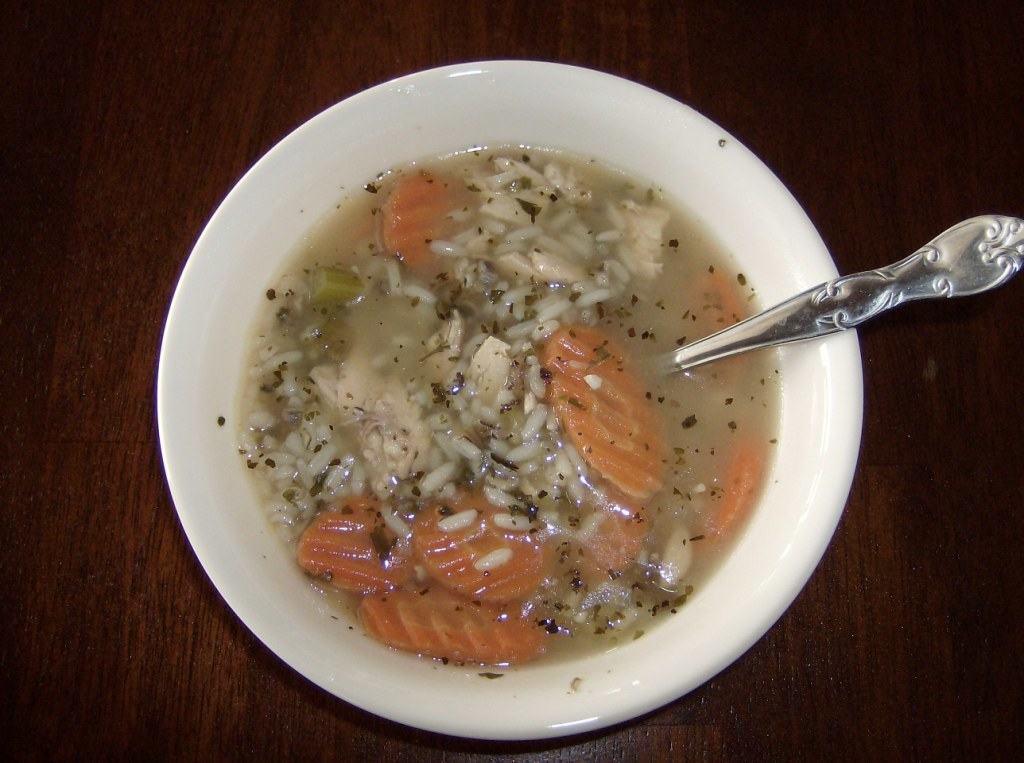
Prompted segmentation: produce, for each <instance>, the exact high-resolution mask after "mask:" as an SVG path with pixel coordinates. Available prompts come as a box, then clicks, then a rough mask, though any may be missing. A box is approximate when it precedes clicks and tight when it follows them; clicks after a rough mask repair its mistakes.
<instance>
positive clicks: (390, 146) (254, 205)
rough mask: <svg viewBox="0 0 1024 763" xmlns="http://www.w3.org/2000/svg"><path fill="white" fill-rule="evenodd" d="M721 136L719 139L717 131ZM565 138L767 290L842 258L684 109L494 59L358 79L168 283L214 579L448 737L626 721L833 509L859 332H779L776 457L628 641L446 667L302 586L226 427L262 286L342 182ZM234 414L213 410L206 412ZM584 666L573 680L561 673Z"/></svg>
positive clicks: (593, 76) (202, 552) (348, 696)
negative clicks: (789, 342) (647, 187)
mask: <svg viewBox="0 0 1024 763" xmlns="http://www.w3.org/2000/svg"><path fill="white" fill-rule="evenodd" d="M722 141H724V144H723V143H722ZM508 143H513V144H519V143H522V144H527V145H535V146H549V147H557V148H567V149H571V150H573V151H575V152H578V153H581V154H585V155H592V156H594V157H598V158H599V159H602V160H604V161H606V162H608V163H610V164H612V165H614V166H616V167H619V168H621V169H624V170H627V171H629V172H631V173H633V174H635V175H637V176H640V177H642V178H646V179H649V180H651V181H653V182H656V183H657V184H659V185H661V186H663V187H664V189H665V190H666V192H667V193H668V194H670V196H672V197H674V198H675V199H676V200H678V201H679V202H681V203H682V204H683V205H685V206H686V207H688V208H689V209H690V210H692V211H694V212H695V213H696V214H697V215H698V216H699V217H700V218H701V219H702V220H703V221H704V222H705V223H706V225H707V226H708V228H709V229H710V230H711V231H712V232H713V233H714V234H715V235H716V236H717V238H718V239H719V241H721V242H722V243H723V244H724V245H725V247H726V248H727V249H728V250H730V251H731V252H733V253H734V255H735V258H736V260H737V266H738V267H739V268H740V269H742V271H743V272H744V273H746V274H747V275H748V277H749V278H750V279H751V281H752V283H754V284H755V285H756V286H757V288H758V291H759V293H760V295H761V297H762V299H763V300H764V301H765V303H766V304H767V303H772V302H775V301H777V300H780V299H782V298H784V297H787V296H790V295H791V294H793V293H795V292H797V291H799V290H801V289H803V288H806V287H808V286H810V285H812V284H814V283H817V282H820V281H822V280H825V279H827V278H830V277H834V276H835V275H836V271H835V267H834V265H833V263H832V261H831V259H830V258H829V255H828V252H827V251H826V249H825V246H824V244H823V243H822V241H821V239H820V238H819V236H818V234H817V232H816V231H815V229H814V226H813V225H812V224H811V223H810V221H809V220H808V219H807V217H806V215H805V214H804V212H803V211H802V210H801V208H800V206H799V205H798V204H797V202H796V201H795V200H794V199H793V197H792V196H791V195H790V194H789V193H788V192H787V190H786V189H785V187H783V185H782V184H781V183H780V182H779V180H778V179H777V178H776V177H775V176H774V175H773V174H772V173H771V172H770V171H769V170H768V169H767V168H766V167H765V166H764V165H763V164H762V163H761V162H760V161H758V159H757V158H756V157H755V156H754V155H753V154H751V153H750V152H749V151H748V150H747V149H746V148H744V147H743V146H742V145H741V144H740V143H739V142H738V141H737V140H736V139H735V138H733V137H732V136H730V135H728V134H727V133H726V132H725V131H724V130H722V129H721V128H720V127H718V126H717V125H715V124H713V123H712V122H710V121H708V120H707V119H705V118H704V117H702V116H701V115H700V114H698V113H696V112H695V111H693V110H692V109H690V108H688V107H686V106H683V105H681V104H680V103H678V102H676V101H673V100H671V99H669V98H667V97H665V96H663V95H660V94H658V93H656V92H654V91H652V90H649V89H647V88H644V87H641V86H640V85H636V84H634V83H632V82H628V81H626V80H622V79H618V78H616V77H612V76H609V75H605V74H600V73H597V72H593V71H589V70H585V69H579V68H574V67H569V66H561V65H556V64H546V63H534V62H519V61H498V62H484V63H472V64H464V65H459V66H451V67H446V68H441V69H433V70H430V71H425V72H421V73H419V74H413V75H411V76H408V77H402V78H400V79H397V80H394V81H392V82H388V83H385V84H383V85H380V86H378V87H375V88H372V89H371V90H368V91H366V92H363V93H360V94H358V95H356V96H353V97H352V98H349V99H347V100H345V101H343V102H342V103H339V104H337V105H336V106H333V107H331V108H329V109H327V110H326V111H324V112H323V113H322V114H320V115H318V116H316V117H314V118H313V119H311V120H310V121H309V122H307V123H306V124H304V125H302V126H301V127H299V128H298V129H297V130H295V131H294V132H293V133H292V134H291V135H289V136H288V137H287V138H285V139H284V140H283V141H281V143H279V144H278V145H277V146H275V147H274V149H273V150H271V151H270V152H269V153H268V154H267V155H266V156H264V157H263V158H262V159H261V160H260V161H259V162H258V163H257V164H256V165H255V166H254V167H253V168H252V169H251V170H250V171H249V172H248V173H246V175H245V177H243V178H242V179H241V180H240V181H239V182H238V184H237V185H236V186H235V187H234V189H232V191H231V193H229V194H228V196H227V198H226V199H225V200H224V202H223V203H222V204H221V205H220V207H219V208H218V209H217V211H216V213H215V214H214V215H213V217H212V218H211V220H210V222H209V223H208V224H207V226H206V229H205V230H204V231H203V233H202V235H201V236H200V238H199V240H198V241H197V242H196V246H195V249H194V250H193V251H192V254H191V256H190V257H189V260H188V263H187V265H186V267H185V270H184V272H183V273H182V276H181V280H180V282H179V283H178V287H177V291H176V292H175V295H174V300H173V302H172V303H171V307H170V312H169V314H168V317H167V325H166V327H165V331H164V337H163V345H162V348H161V354H160V368H159V380H158V389H157V406H158V417H159V425H160V444H161V448H162V449H163V459H164V467H165V469H166V472H167V481H168V484H169V485H170V489H171V493H172V496H173V498H174V503H175V505H176V506H177V509H178V514H179V516H180V518H181V523H182V525H183V526H184V528H185V532H186V533H187V535H188V538H189V540H190V541H191V543H192V547H193V549H194V550H195V553H196V555H197V556H198V557H199V560H200V562H201V563H202V565H203V567H204V568H205V570H206V572H207V574H208V575H209V576H210V579H211V580H212V581H213V584H214V585H215V586H216V587H217V590H218V591H220V593H221V595H222V596H223V597H224V600H225V601H226V602H227V603H228V605H229V606H230V607H231V608H232V609H233V610H234V611H235V613H236V614H237V615H238V616H239V617H240V618H241V619H242V621H243V622H244V623H245V624H246V625H247V626H248V627H249V628H250V629H251V630H252V632H253V633H255V634H256V636H257V637H258V638H259V639H260V640H261V641H263V642H264V643H265V644H266V645H267V646H268V647H269V648H270V649H271V650H272V651H273V652H274V653H276V654H277V655H278V656H280V657H281V659H283V660H284V661H285V662H287V663H288V664H289V665H291V666H292V667H293V668H295V669H296V670H297V671H299V672H300V673H302V674H303V675H304V676H306V677H307V678H309V679H310V680H311V681H313V682H315V683H317V684H319V685H320V686H322V687H323V688H324V689H326V690H327V691H329V692H332V693H333V694H335V695H337V696H338V697H340V698H342V699H344V700H346V701H348V702H351V703H353V704H355V705H358V706H359V707H362V708H364V709H366V710H369V711H371V712H373V713H377V714H378V715H382V716H385V717H387V718H391V719H393V720H395V721H399V722H401V723H406V724H409V725H412V726H417V727H420V728H423V729H429V730H433V731H439V732H444V733H448V734H456V735H460V736H469V737H481V738H491V739H524V738H538V737H548V736H557V735H562V734H570V733H577V732H582V731H587V730H590V729H594V728H598V727H601V726H606V725H609V724H613V723H617V722H620V721H623V720H626V719H629V718H632V717H635V716H637V715H639V714H641V713H643V712H645V711H648V710H651V709H653V708H655V707H658V706H659V705H663V704H665V703H667V702H669V701H671V700H673V699H675V698H677V697H679V696H681V695H683V694H685V693H686V692H688V691H690V690H692V689H693V688H695V687H697V686H699V685H700V684H701V683H703V682H704V681H706V680H708V679H709V678H710V677H711V676H713V675H715V674H716V673H718V672H719V671H720V670H722V669H723V668H725V667H726V666H727V665H728V664H729V663H731V662H732V661H733V660H735V659H736V658H737V657H738V656H739V655H741V654H742V653H743V652H744V651H745V650H746V649H748V648H749V647H750V645H751V644H753V643H754V641H756V640H757V639H758V638H759V637H760V636H761V635H762V634H764V632H765V631H766V630H768V628H769V627H770V626H771V625H772V623H774V622H775V621H776V619H778V617H779V616H780V615H781V614H782V612H783V610H785V608H786V607H787V606H789V604H790V603H791V602H792V601H793V599H794V598H795V597H796V595H797V593H798V592H799V591H800V589H801V587H802V586H803V585H804V583H805V582H806V581H807V579H808V577H809V576H810V575H811V572H812V571H813V570H814V567H815V565H816V564H817V562H818V560H819V559H820V558H821V555H822V553H823V551H824V549H825V546H826V545H827V543H828V542H829V539H830V538H831V537H832V534H833V532H834V531H835V527H836V524H837V522H838V520H839V517H840V514H841V513H842V509H843V505H844V503H845V501H846V497H847V493H848V490H849V487H850V482H851V479H852V475H853V469H854V464H855V461H856V456H857V450H858V444H859V439H860V426H861V410H862V388H861V368H860V357H859V353H858V346H857V339H856V336H855V335H854V333H853V332H846V333H844V334H842V335H836V336H834V337H832V338H830V339H827V340H825V341H821V342H818V343H816V344H805V345H800V346H792V347H790V348H786V349H784V350H782V351H780V357H779V363H780V366H779V367H780V370H781V374H782V379H783V385H782V390H783V404H782V411H781V426H780V431H779V443H780V444H779V448H778V456H777V460H776V463H775V465H774V471H773V473H772V475H771V478H770V480H769V484H768V487H767V490H766V494H765V495H764V498H763V500H762V501H761V502H760V505H759V506H758V508H757V510H756V512H755V514H754V516H753V517H752V519H751V521H750V523H749V525H748V527H747V529H746V531H745V533H744V535H743V537H742V538H741V539H740V541H739V542H738V544H737V546H736V547H735V548H734V550H733V551H732V553H731V555H730V556H729V557H728V559H727V560H726V561H725V563H724V564H723V565H722V567H721V568H720V569H719V570H718V572H717V573H716V574H715V575H714V576H713V577H712V578H711V579H710V580H709V581H708V582H707V584H706V585H704V586H703V587H701V588H700V590H699V591H698V592H697V593H696V594H695V595H694V596H692V597H691V599H690V600H689V601H688V603H687V604H686V606H685V607H683V608H682V609H681V610H680V612H679V614H677V615H674V616H673V617H671V618H669V619H667V620H665V621H664V622H663V623H662V624H661V625H660V626H659V627H657V628H654V629H652V630H651V631H650V632H649V633H648V634H647V635H646V636H645V637H644V638H643V639H640V640H638V641H635V642H630V643H629V644H626V645H625V646H622V647H621V648H618V649H614V650H612V651H610V652H607V653H602V654H598V655H594V656H591V657H587V658H585V659H578V660H575V661H572V662H563V663H556V664H545V663H543V662H542V663H540V664H538V665H535V666H534V665H527V666H524V667H522V668H520V669H518V670H515V671H512V672H510V673H509V674H508V675H506V676H505V677H503V678H502V679H501V680H490V681H489V680H484V679H481V678H479V677H478V676H477V673H478V670H471V669H465V670H460V669H455V668H441V667H439V666H438V665H437V664H435V663H434V662H432V661H429V660H421V659H417V658H415V657H413V656H410V655H406V654H400V653H397V652H394V651H391V650H389V649H387V648H385V647H383V646H380V645H379V644H377V643H375V642H373V641H371V640H370V639H368V638H367V637H365V636H364V635H362V633H361V632H360V631H359V628H358V626H356V628H355V629H354V630H349V628H348V627H347V624H346V623H343V622H339V621H337V620H334V619H332V618H331V617H330V615H331V611H330V610H329V609H328V608H327V607H326V606H325V604H324V602H323V601H321V599H320V597H319V596H318V595H317V594H316V593H314V592H313V591H312V590H311V588H310V586H309V585H308V583H307V581H306V579H305V578H304V576H303V575H302V574H301V572H300V571H299V569H298V567H297V565H296V564H295V563H294V561H293V559H292V558H291V556H290V555H289V553H287V551H286V549H285V548H284V546H283V544H282V543H281V542H280V541H279V539H278V538H277V536H276V535H274V533H273V532H272V530H271V529H270V528H269V526H268V524H267V523H266V521H265V519H264V517H263V516H262V513H261V510H260V508H259V507H258V506H256V505H255V492H254V490H253V488H252V486H251V485H250V483H249V475H248V474H246V470H245V469H244V467H243V465H242V464H241V463H240V459H239V457H238V453H237V451H236V450H235V447H234V437H235V432H236V423H237V422H236V421H234V420H232V417H233V414H234V413H235V411H236V396H237V395H238V392H239V388H240V386H241V378H242V369H243V365H244V357H245V352H246V348H247V346H248V342H249V340H250V336H249V331H250V327H251V325H252V324H253V321H254V319H255V316H256V315H257V310H258V309H259V308H260V307H261V304H262V302H261V301H262V300H264V299H265V298H264V296H263V295H264V291H265V290H266V288H267V287H268V285H269V284H270V283H271V282H272V279H273V277H274V276H275V274H276V273H277V272H278V271H279V269H280V268H281V266H282V264H283V262H284V260H285V258H287V257H288V256H289V255H290V254H291V253H292V252H293V251H294V250H295V247H296V245H297V243H298V242H299V241H300V240H301V239H302V238H303V236H305V235H306V234H307V232H308V230H309V229H310V227H311V226H312V225H313V223H314V222H316V221H317V220H318V219H320V218H321V217H322V216H323V215H325V214H326V213H328V212H329V211H330V210H332V209H333V208H334V205H335V204H336V203H337V202H338V201H339V200H340V199H341V197H342V195H343V191H342V190H341V189H342V187H344V188H346V189H352V188H358V187H361V186H362V185H363V183H365V182H367V180H368V179H369V178H371V177H372V176H373V175H375V174H376V173H377V172H378V171H380V170H382V169H385V168H387V167H391V166H395V165H400V164H402V163H404V162H407V161H411V160H416V159H421V158H423V157H426V156H430V155H436V154H440V153H443V152H449V151H453V150H456V149H462V148H467V147H469V146H472V145H477V144H484V145H487V144H492V145H493V144H508ZM221 415H223V416H227V417H228V418H229V421H228V424H227V425H226V426H224V427H221V428H219V427H218V426H217V423H216V420H217V417H218V416H221ZM575 677H580V678H581V679H582V681H581V682H580V684H579V689H578V691H576V692H575V693H570V691H569V684H570V682H571V681H572V679H573V678H575Z"/></svg>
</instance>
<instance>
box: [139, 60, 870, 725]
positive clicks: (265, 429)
mask: <svg viewBox="0 0 1024 763" xmlns="http://www.w3.org/2000/svg"><path fill="white" fill-rule="evenodd" d="M834 275H835V270H834V266H833V265H832V263H831V261H830V260H829V258H828V255H827V252H826V251H825V249H824V247H823V245H822V243H821V241H820V239H819V238H818V236H817V234H816V233H815V231H814V229H813V227H812V226H811V224H810V223H809V222H808V220H807V219H806V216H805V215H804V214H803V213H802V211H801V210H800V208H799V206H798V205H797V204H796V202H795V201H794V200H793V199H792V197H791V196H790V195H789V194H788V193H787V192H786V191H785V189H784V188H783V187H782V185H781V184H780V183H779V182H778V180H777V179H775V178H774V176H772V175H771V173H770V172H769V171H768V170H767V169H766V168H764V166H763V165H762V164H760V162H758V161H757V159H756V158H754V157H753V156H752V155H751V154H750V153H749V152H748V151H746V150H745V149H744V148H743V147H742V146H741V145H739V144H738V143H737V142H736V141H735V140H734V139H733V138H732V137H731V136H729V135H727V134H726V133H725V132H724V131H722V130H721V129H720V128H718V127H717V126H715V125H713V124H712V123H710V122H708V121H707V120H706V119H704V118H703V117H700V116H699V115H698V114H696V113H695V112H693V111H692V110H690V109H688V108H687V107H685V106H682V105H680V104H678V103H676V102H674V101H672V100H670V99H667V98H665V97H664V96H660V95H658V94H656V93H654V92H652V91H650V90H647V89H645V88H642V87H640V86H638V85H635V84H632V83H629V82H626V81H623V80H620V79H617V78H613V77H609V76H607V75H602V74H598V73H595V72H590V71H586V70H581V69H577V68H573V67H565V66H557V65H551V64H539V63H529V62H492V63H480V64H467V65H463V66H457V67H450V68H445V69H438V70H431V71H428V72H423V73H420V74H417V75H412V76H410V77H406V78H402V79H400V80H396V81H394V82H391V83H387V84H385V85H381V86H379V87H377V88H374V89H373V90H370V91H367V92H365V93H362V94H360V95H358V96H355V97H353V98H350V99H348V100H347V101H344V102H342V103H340V104H338V105H337V106H335V107H333V108H332V109H329V110H327V111H326V112H324V113H323V114H321V115H319V116H318V117H316V118H314V119H313V120H311V121H310V122H308V123H307V124H306V125H304V126H302V127H301V128H299V129H298V130H296V131H295V132H294V133H293V134H292V135H290V136H289V137H288V138H286V139H285V140H284V141H282V143H281V144H279V145H278V146H277V147H275V148H274V149H273V150H272V151H271V152H270V153H268V154H267V156H266V157H264V158H263V159H262V160H261V161H260V162H259V163H258V164H257V165H256V166H255V167H253V169H252V170H251V171H250V172H249V173H248V174H247V175H246V176H245V177H244V178H243V179H242V180H241V181H240V182H239V183H238V185H237V186H236V187H235V189H234V190H233V191H232V192H231V194H229V196H228V197H227V198H226V199H225V201H224V203H223V204H222V205H221V207H220V208H219V209H218V211H217V212H216V214H215V215H214V217H213V218H212V219H211V221H210V223H209V224H208V226H207V228H206V230H205V231H204V232H203V234H202V236H201V237H200V240H199V241H198V242H197V244H196V248H195V250H194V252H193V254H192V256H191V257H190V259H189V262H188V264H187V266H186V269H185V271H184V273H183V275H182V278H181V282H180V283H179V286H178V290H177V292H176V295H175V299H174V302H173V304H172V307H171V311H170V315H169V317H168V323H167V327H166V331H165V337H164V345H163V348H162V353H161V365H160V379H159V385H158V387H159V389H158V406H159V410H158V413H159V418H160V432H161V445H162V448H163V452H164V461H165V467H166V470H167V476H168V482H169V484H170V487H171V491H172V494H173V497H174V500H175V504H176V506H177V508H178V512H179V516H180V517H181V521H182V524H183V526H184V528H185V530H186V533H187V534H188V537H189V539H190V541H191V543H192V545H193V548H194V549H195V551H196V553H197V556H198V557H199V558H200V561H201V562H202V564H203V566H204V568H205V569H206V570H207V572H208V574H209V575H210V577H211V580H213V582H214V584H215V585H216V586H217V588H218V590H219V591H220V592H221V594H222V595H223V596H224V598H225V600H226V601H227V602H228V604H229V605H230V606H231V607H232V609H234V610H235V612H236V613H237V614H238V615H239V616H240V617H241V618H242V620H243V621H244V622H245V623H246V624H247V626H248V627H250V629H251V630H252V631H253V632H254V633H255V634H256V635H257V636H258V637H259V638H260V639H261V640H263V641H264V642H265V643H266V644H267V645H268V646H269V647H270V648H271V649H272V650H273V651H274V652H275V653H277V654H278V655H279V656H281V657H282V659H284V660H285V661H286V662H288V663H289V664H290V665H292V666H293V667H294V668H296V669H297V670H299V671H300V672H302V673H303V674H304V675H306V676H307V677H309V678H310V679H311V680H313V681H315V682H316V683H318V684H319V685H321V686H323V687H324V688H326V689H328V690H329V691H331V692H333V693H335V694H336V695H338V696H339V697H341V698H343V699H345V700H347V701H350V702H353V703H354V704H357V705H359V706H361V707H363V708H365V709H368V710H370V711H372V712H376V713H378V714H380V715H383V716H386V717H389V718H392V719H394V720H397V721H400V722H403V723H408V724H411V725H415V726H418V727H422V728H426V729H431V730H436V731H441V732H446V733H452V734H459V735H466V736H477V737H488V738H529V737H541V736H553V735H558V734H567V733H576V732H579V731H584V730H587V729H590V728H595V727H598V726H603V725H607V724H610V723H614V722H618V721H621V720H623V719H626V718H629V717H632V716H635V715H637V714H639V713H642V712H644V711H646V710H648V709H651V708H653V707H656V706H658V705H660V704H663V703H664V702H666V701H669V700H670V699H672V698H674V697H677V696H680V695H681V694H683V693H685V692H686V691H689V690H690V689H692V688H694V687H695V686H697V685H699V684H700V683H701V682H702V681H704V680H706V679H707V678H708V677H710V676H711V675H713V674H714V673H715V672H717V671H718V670H720V669H721V668H722V667H724V666H725V665H727V664H728V663H729V662H730V661H732V660H733V659H735V658H736V657H737V656H738V655H739V654H741V653H742V652H743V651H744V650H745V649H746V648H747V647H749V645H750V644H751V643H753V641H754V640H756V639H757V638H758V637H760V635H762V634H763V633H764V631H765V630H766V629H767V628H768V627H769V626H770V625H771V623H772V622H774V620H775V619H777V618H778V616H779V615H780V614H781V612H782V611H783V609H784V608H785V607H786V606H787V605H788V604H789V603H790V602H791V601H792V599H793V598H794V597H795V595H796V593H797V592H798V591H799V589H800V587H801V586H802V585H803V584H804V582H805V581H806V579H807V578H808V577H809V575H810V574H811V572H812V571H813V568H814V566H815V564H816V563H817V561H818V559H819V558H820V556H821V554H822V552H823V550H824V547H825V545H826V544H827V542H828V540H829V538H830V537H831V534H832V532H833V531H834V529H835V526H836V523H837V521H838V517H839V515H840V513H841V511H842V506H843V503H844V502H845V498H846V493H847V491H848V489H849V484H850V480H851V477H852V470H853V466H854V462H855V458H856V452H857V445H858V439H859V429H860V410H861V388H860V367H859V359H858V355H857V345H856V340H855V338H854V337H853V336H837V337H834V338H831V339H829V340H827V341H825V342H822V343H820V344H819V345H816V346H805V347H792V348H786V349H784V350H778V351H768V352H761V353H756V354H751V355H748V356H746V357H743V358H736V359H732V360H729V361H725V362H722V363H719V364H716V365H710V366H708V367H706V368H705V369H700V370H698V371H696V372H693V373H690V374H687V375H685V376H677V377H670V378H661V377H657V376H655V375H654V374H652V373H651V372H650V370H649V369H650V364H649V362H648V361H650V360H651V359H652V358H654V357H655V356H657V355H658V354H660V353H664V352H666V351H668V350H670V349H671V348H673V347H675V346H678V345H679V344H682V343H685V342H686V341H690V340H693V339H696V338H699V337H700V336H701V335H703V334H706V333H711V332H713V331H715V330H717V329H719V328H721V327H722V326H724V325H728V324H729V323H732V322H735V321H736V320H739V319H741V318H743V317H745V316H747V315H749V314H751V313H752V312H754V311H756V310H757V309H760V308H761V307H763V306H767V305H768V304H771V303H773V302H774V301H777V300H778V299H781V298H783V297H785V296H787V295H789V294H791V293H794V292H796V291H799V290H801V289H802V288H805V287H806V286H808V285H810V284H812V283H815V282H818V281H821V280H824V279H826V278H828V277H832V276H834Z"/></svg>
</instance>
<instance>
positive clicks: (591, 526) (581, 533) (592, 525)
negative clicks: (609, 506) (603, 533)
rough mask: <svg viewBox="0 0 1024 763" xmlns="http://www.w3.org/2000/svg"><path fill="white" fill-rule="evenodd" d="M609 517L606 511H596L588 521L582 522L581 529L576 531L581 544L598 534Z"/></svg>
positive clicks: (590, 515)
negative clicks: (598, 530) (598, 529)
mask: <svg viewBox="0 0 1024 763" xmlns="http://www.w3.org/2000/svg"><path fill="white" fill-rule="evenodd" d="M607 515H608V512H606V511H594V512H591V513H590V514H589V515H588V516H587V518H586V519H584V520H583V521H582V522H580V526H579V529H578V530H577V531H576V539H577V540H579V541H580V542H583V541H586V540H587V539H589V538H590V536H591V535H593V534H594V533H595V532H597V528H598V527H600V526H601V523H602V522H603V521H604V519H605V517H606V516H607Z"/></svg>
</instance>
